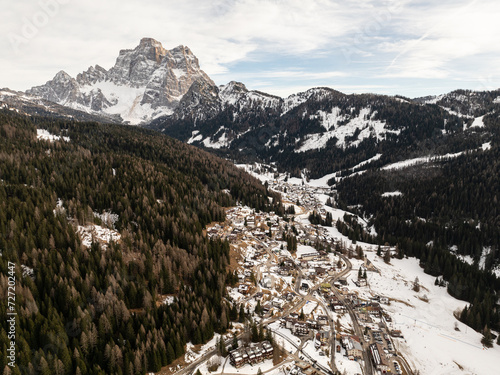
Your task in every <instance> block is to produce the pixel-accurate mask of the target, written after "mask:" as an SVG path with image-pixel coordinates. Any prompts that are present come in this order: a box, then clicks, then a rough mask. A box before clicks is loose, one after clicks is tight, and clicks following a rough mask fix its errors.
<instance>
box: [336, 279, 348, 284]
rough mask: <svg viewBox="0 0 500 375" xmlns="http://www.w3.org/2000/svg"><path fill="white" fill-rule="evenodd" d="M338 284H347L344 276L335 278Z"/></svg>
mask: <svg viewBox="0 0 500 375" xmlns="http://www.w3.org/2000/svg"><path fill="white" fill-rule="evenodd" d="M337 281H338V283H339V284H340V285H347V279H345V278H343V277H342V278H340V279H338V280H337Z"/></svg>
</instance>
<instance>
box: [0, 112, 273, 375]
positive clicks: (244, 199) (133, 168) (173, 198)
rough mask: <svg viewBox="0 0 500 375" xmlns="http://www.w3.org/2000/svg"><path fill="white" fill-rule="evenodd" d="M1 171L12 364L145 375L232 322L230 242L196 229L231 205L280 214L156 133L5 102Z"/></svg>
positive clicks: (2, 281) (262, 193)
mask: <svg viewBox="0 0 500 375" xmlns="http://www.w3.org/2000/svg"><path fill="white" fill-rule="evenodd" d="M37 128H39V129H40V128H43V129H45V130H47V132H43V134H44V135H45V138H46V139H43V137H42V138H41V139H37V130H36V129H37ZM47 134H50V136H47ZM68 138H69V141H67V139H68ZM0 179H1V180H0V233H1V235H0V251H1V256H0V290H1V291H2V292H3V291H6V290H7V284H8V282H7V278H6V277H5V275H7V272H8V264H9V263H8V262H13V263H15V265H16V279H17V289H16V290H17V292H16V293H17V295H16V311H17V313H18V315H17V319H18V322H17V323H18V324H17V332H16V335H17V336H16V343H17V362H16V365H17V367H16V368H14V369H12V373H13V374H19V373H22V374H31V373H36V374H70V373H75V374H82V375H84V374H144V373H146V372H150V371H158V370H160V368H161V367H162V366H165V365H167V364H169V363H171V362H172V361H173V360H174V359H175V358H177V357H179V356H181V355H182V354H183V351H184V345H185V344H186V342H192V343H193V344H199V343H204V342H206V341H207V340H209V339H210V338H212V336H213V334H214V332H224V331H225V330H226V329H227V327H228V325H229V322H230V320H234V319H238V312H237V311H236V307H231V306H229V305H228V304H227V302H225V299H224V298H223V297H224V296H225V294H226V288H225V286H226V276H227V273H226V268H227V265H228V263H229V244H228V243H227V242H222V241H220V240H208V239H207V237H206V236H204V235H203V232H202V231H203V228H204V227H205V226H206V224H208V223H210V222H213V221H221V220H224V216H225V214H224V210H223V207H228V206H232V205H235V204H236V203H237V202H241V203H243V204H247V205H250V206H252V207H254V208H256V209H259V210H263V211H271V210H273V211H276V212H278V213H279V212H283V206H282V205H281V201H280V198H279V196H278V195H276V194H272V193H270V192H269V191H267V189H266V188H265V187H264V186H262V184H260V182H259V181H258V180H256V179H255V178H253V177H251V176H249V175H248V174H246V173H244V172H243V171H241V170H239V169H237V168H236V167H235V166H234V165H232V164H231V163H229V162H227V161H224V160H222V159H219V158H217V157H215V156H213V155H210V154H209V153H207V152H204V151H202V150H198V149H196V148H194V147H191V146H188V145H185V144H183V143H181V142H179V141H176V140H173V139H171V138H168V137H166V136H164V135H161V134H158V133H154V132H151V131H147V130H144V129H138V128H132V127H126V126H119V125H100V124H97V123H75V122H71V121H63V120H54V119H44V118H38V117H27V116H26V117H24V116H20V115H16V114H14V112H11V111H7V110H2V111H0ZM270 197H271V198H273V199H269V198H270ZM87 232H88V233H91V234H89V238H90V240H89V241H88V243H85V242H83V241H82V240H81V234H82V233H87ZM103 233H104V235H103ZM166 295H170V296H172V295H173V296H175V298H169V299H168V301H169V302H168V303H164V300H165V296H166ZM6 310H7V298H6V297H5V296H4V297H3V298H2V299H1V300H0V315H2V316H3V317H5V316H7V315H6ZM1 327H2V329H1V332H0V352H1V353H6V351H7V348H8V347H9V343H10V340H9V339H8V337H7V333H6V329H7V327H6V326H5V322H3V323H2V325H1ZM6 364H7V360H6V358H5V355H2V356H0V369H1V371H3V369H4V368H5V366H6Z"/></svg>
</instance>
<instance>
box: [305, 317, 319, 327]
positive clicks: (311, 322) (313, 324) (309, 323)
mask: <svg viewBox="0 0 500 375" xmlns="http://www.w3.org/2000/svg"><path fill="white" fill-rule="evenodd" d="M306 324H307V328H309V329H318V328H319V324H318V322H317V321H316V320H314V319H307V320H306Z"/></svg>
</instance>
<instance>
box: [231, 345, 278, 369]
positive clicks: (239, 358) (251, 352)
mask: <svg viewBox="0 0 500 375" xmlns="http://www.w3.org/2000/svg"><path fill="white" fill-rule="evenodd" d="M273 352H274V349H273V346H272V345H271V343H270V342H269V341H263V342H259V343H251V344H250V345H248V346H244V347H241V348H238V349H235V350H231V351H230V352H229V360H230V362H231V364H232V365H233V366H234V367H236V368H240V367H242V366H244V365H245V364H247V363H249V364H251V365H254V364H256V363H260V362H263V361H265V360H266V359H270V358H272V357H273Z"/></svg>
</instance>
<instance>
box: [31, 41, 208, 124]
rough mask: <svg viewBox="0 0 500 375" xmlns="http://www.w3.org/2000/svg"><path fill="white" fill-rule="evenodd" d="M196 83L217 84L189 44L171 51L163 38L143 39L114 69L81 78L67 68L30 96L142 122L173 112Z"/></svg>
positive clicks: (99, 69)
mask: <svg viewBox="0 0 500 375" xmlns="http://www.w3.org/2000/svg"><path fill="white" fill-rule="evenodd" d="M194 82H198V83H199V84H200V85H211V86H214V83H213V82H212V80H211V79H210V78H209V77H208V75H206V74H205V72H203V70H201V69H200V66H199V62H198V59H197V58H196V56H195V55H194V54H193V53H192V52H191V50H190V49H189V48H188V47H184V46H178V47H176V48H174V49H172V50H166V49H165V48H163V46H162V45H161V43H160V42H158V41H156V40H154V39H151V38H143V39H142V40H141V41H140V44H139V45H138V46H137V47H136V48H134V49H126V50H121V51H120V53H119V55H118V58H117V59H116V63H115V65H114V66H113V67H112V68H111V69H109V70H106V69H104V68H102V67H101V66H99V65H96V66H95V67H90V68H89V69H88V70H87V71H85V72H83V73H80V74H78V75H77V76H76V78H73V77H71V76H70V75H68V74H67V73H66V72H64V71H61V72H59V73H57V74H56V76H55V77H54V78H53V79H52V80H50V81H48V82H47V83H45V84H44V85H42V86H37V87H33V88H31V89H30V90H28V91H27V92H26V94H28V95H29V96H32V97H36V98H41V99H45V100H49V101H51V102H55V103H58V104H60V105H63V106H66V107H71V108H73V109H77V110H81V111H86V112H89V113H93V114H97V115H106V116H109V115H112V116H116V117H118V116H119V118H121V120H122V121H123V122H124V123H129V124H140V123H145V122H148V121H150V120H151V119H154V118H156V117H159V116H165V115H170V114H172V113H173V111H174V109H175V108H176V107H177V106H178V105H179V103H180V101H181V99H182V97H183V96H184V95H185V94H186V93H187V92H188V91H189V89H190V88H191V85H192V84H193V83H194Z"/></svg>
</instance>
